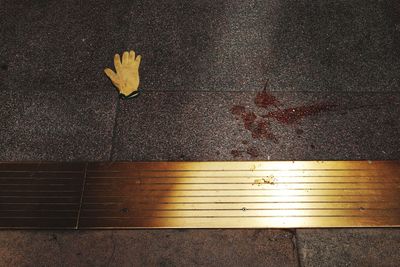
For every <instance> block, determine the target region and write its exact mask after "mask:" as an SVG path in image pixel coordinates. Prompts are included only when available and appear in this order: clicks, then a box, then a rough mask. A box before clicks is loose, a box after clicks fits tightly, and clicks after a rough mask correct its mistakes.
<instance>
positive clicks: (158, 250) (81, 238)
mask: <svg viewBox="0 0 400 267" xmlns="http://www.w3.org/2000/svg"><path fill="white" fill-rule="evenodd" d="M292 238H293V234H292V232H290V231H283V230H181V231H179V230H163V231H159V230H124V231H75V232H72V231H65V232H64V231H1V232H0V263H1V264H2V265H4V266H10V267H11V266H297V263H298V261H297V254H296V250H295V246H294V244H293V242H292ZM27 244H29V245H27Z"/></svg>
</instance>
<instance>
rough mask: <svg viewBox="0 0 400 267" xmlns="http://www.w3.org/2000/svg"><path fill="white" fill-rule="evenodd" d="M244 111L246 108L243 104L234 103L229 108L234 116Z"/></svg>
mask: <svg viewBox="0 0 400 267" xmlns="http://www.w3.org/2000/svg"><path fill="white" fill-rule="evenodd" d="M245 112H246V108H245V107H243V106H239V105H235V106H233V107H232V108H231V113H232V114H233V115H236V116H241V115H242V114H243V113H245Z"/></svg>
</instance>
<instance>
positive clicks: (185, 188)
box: [79, 161, 400, 228]
mask: <svg viewBox="0 0 400 267" xmlns="http://www.w3.org/2000/svg"><path fill="white" fill-rule="evenodd" d="M399 200H400V161H374V162H369V161H325V162H316V161H309V162H307V161H305V162H301V161H296V162H180V163H178V162H150V163H146V162H137V163H90V164H89V165H88V169H87V177H86V184H85V192H84V196H83V203H82V210H81V214H80V221H79V228H257V227H277V228H284V227H289V228H302V227H393V226H399V225H400V201H399Z"/></svg>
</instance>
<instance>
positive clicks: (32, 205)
mask: <svg viewBox="0 0 400 267" xmlns="http://www.w3.org/2000/svg"><path fill="white" fill-rule="evenodd" d="M84 166H85V165H84V164H82V163H44V162H38V163H16V162H1V163H0V228H6V229H11V228H23V229H27V228H35V229H38V228H43V229H50V228H62V229H74V228H76V225H77V215H78V211H79V204H80V198H81V194H82V191H81V190H82V183H83V178H84Z"/></svg>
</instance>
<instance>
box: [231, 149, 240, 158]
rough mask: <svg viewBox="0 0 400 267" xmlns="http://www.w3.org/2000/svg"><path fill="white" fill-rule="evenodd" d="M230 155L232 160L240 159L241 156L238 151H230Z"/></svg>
mask: <svg viewBox="0 0 400 267" xmlns="http://www.w3.org/2000/svg"><path fill="white" fill-rule="evenodd" d="M231 155H232V156H233V157H234V158H238V157H240V156H241V155H242V151H239V150H232V151H231Z"/></svg>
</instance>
